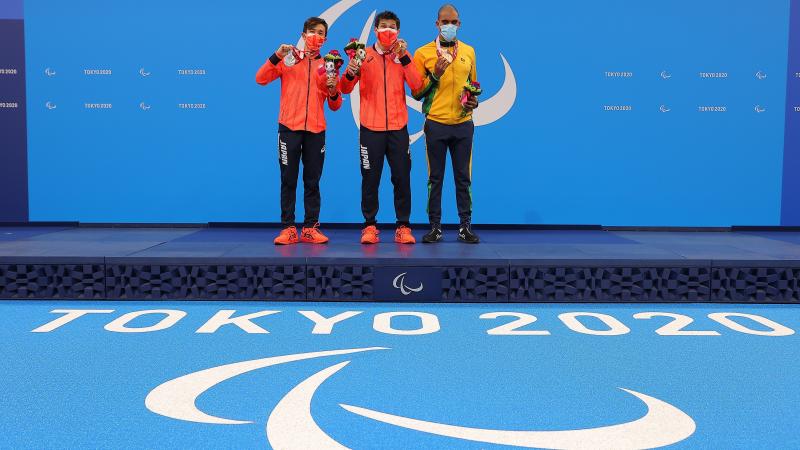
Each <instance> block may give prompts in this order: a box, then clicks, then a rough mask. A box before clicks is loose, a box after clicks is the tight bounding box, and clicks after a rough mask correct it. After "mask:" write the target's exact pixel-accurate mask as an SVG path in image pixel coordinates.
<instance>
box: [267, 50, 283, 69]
mask: <svg viewBox="0 0 800 450" xmlns="http://www.w3.org/2000/svg"><path fill="white" fill-rule="evenodd" d="M269 62H271V63H272V65H273V66H277V65H278V64H280V62H281V57H280V56H278V54H277V53H273V54H272V55H270V57H269Z"/></svg>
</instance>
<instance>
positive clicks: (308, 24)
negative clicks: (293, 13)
mask: <svg viewBox="0 0 800 450" xmlns="http://www.w3.org/2000/svg"><path fill="white" fill-rule="evenodd" d="M319 24H322V26H324V27H325V36H327V35H328V22H325V19H322V18H320V17H309V18H308V19H306V21H305V22H304V23H303V33H305V32H306V31H308V30H310V29H311V28H314V27H315V26H317V25H319Z"/></svg>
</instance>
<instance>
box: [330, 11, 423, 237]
mask: <svg viewBox="0 0 800 450" xmlns="http://www.w3.org/2000/svg"><path fill="white" fill-rule="evenodd" d="M399 31H400V19H399V18H398V17H397V15H396V14H395V13H393V12H391V11H384V12H382V13H380V14H378V15H377V16H375V34H376V35H377V38H378V42H377V43H376V44H375V45H374V46H372V47H369V48H367V49H366V52H367V55H366V58H365V59H364V61H363V63H362V65H361V67H360V69H359V68H358V65H357V64H356V62H355V60H354V59H353V60H351V61H350V64H348V66H347V72H346V73H345V76H343V77H342V78H341V80H340V82H339V85H340V87H341V90H342V92H343V93H345V94H349V93H350V92H352V91H353V88H354V87H355V85H356V83H359V86H360V88H359V91H360V97H361V109H360V115H361V129H360V136H359V138H360V147H361V149H360V153H361V155H360V156H361V212H362V213H363V214H364V220H365V225H364V230H363V231H362V232H361V243H362V244H376V243H378V242H379V238H378V229H377V227H376V220H375V217H376V216H377V214H378V186H379V184H380V181H381V172H382V171H383V158H384V157H385V158H386V159H387V160H388V161H389V168H390V169H391V171H392V184H393V185H394V209H395V214H396V217H397V230H396V231H395V235H394V240H395V242H398V243H401V244H413V243H415V242H416V240H415V239H414V236H413V235H412V234H411V229H410V228H409V218H410V216H411V149H410V147H409V137H408V126H407V125H408V109H407V108H406V91H405V84H406V83H407V84H408V85H409V87H411V89H412V90H417V89H419V88H420V87H421V85H422V80H421V79H420V75H419V73H417V71H416V69H415V68H414V65H413V64H411V55H409V53H408V51H407V50H406V47H407V46H406V43H405V42H404V41H403V40H399V39H397V35H398V33H399Z"/></svg>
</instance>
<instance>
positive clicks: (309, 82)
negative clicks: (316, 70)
mask: <svg viewBox="0 0 800 450" xmlns="http://www.w3.org/2000/svg"><path fill="white" fill-rule="evenodd" d="M306 59H307V60H308V86H306V123H305V125H304V126H303V129H304V130H306V131H308V101H309V97H311V58H310V57H306Z"/></svg>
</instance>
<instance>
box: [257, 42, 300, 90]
mask: <svg viewBox="0 0 800 450" xmlns="http://www.w3.org/2000/svg"><path fill="white" fill-rule="evenodd" d="M291 50H292V47H291V46H290V45H287V44H282V45H281V46H280V47H278V50H276V51H275V53H273V54H272V55H270V57H269V59H267V61H266V62H265V63H264V65H262V66H261V68H260V69H258V72H256V83H258V84H260V85H262V86H264V85H267V84H269V83H271V82H273V81H275V80H276V79H278V78H280V76H281V75H282V74H283V71H284V69H286V65H285V64H283V57H284V56H286V55H287V54H288V53H289V52H290V51H291Z"/></svg>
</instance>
